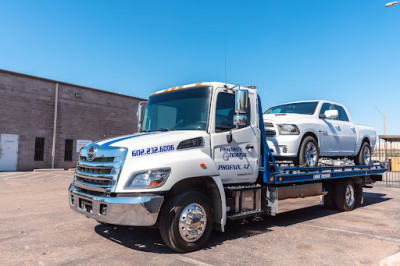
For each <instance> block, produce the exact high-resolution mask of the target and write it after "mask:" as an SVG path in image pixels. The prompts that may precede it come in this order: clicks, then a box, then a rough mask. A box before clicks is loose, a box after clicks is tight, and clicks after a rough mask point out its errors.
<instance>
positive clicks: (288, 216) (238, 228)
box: [94, 192, 391, 254]
mask: <svg viewBox="0 0 400 266" xmlns="http://www.w3.org/2000/svg"><path fill="white" fill-rule="evenodd" d="M385 196H386V194H382V193H370V192H364V202H363V205H362V206H360V207H359V208H363V207H366V206H370V205H373V204H377V203H381V202H384V201H387V200H390V199H391V198H386V197H385ZM338 212H339V211H337V210H330V209H326V208H324V207H322V206H313V207H308V208H303V209H298V210H294V211H289V212H285V213H282V214H279V215H278V216H275V217H271V216H264V217H263V220H261V221H250V222H248V223H246V224H242V223H239V222H235V221H233V222H228V223H227V225H226V227H225V232H224V233H222V232H217V231H214V232H213V234H212V235H211V239H210V241H209V244H208V245H207V246H206V247H205V248H206V249H208V248H212V247H215V246H218V245H220V244H222V243H223V242H225V241H228V240H234V239H238V238H246V237H252V236H255V235H259V234H266V233H268V232H271V231H272V229H271V228H272V227H276V226H279V227H284V226H290V225H293V224H297V223H302V222H306V221H310V220H314V219H317V218H322V217H325V216H329V215H332V214H336V213H338ZM94 230H95V232H96V233H97V234H99V235H100V236H102V237H104V238H107V239H109V240H111V241H113V242H115V243H118V244H120V245H122V246H124V247H127V248H130V249H134V250H140V251H143V252H151V253H158V254H170V253H174V252H173V251H172V250H170V249H169V248H168V247H166V246H165V245H164V244H163V241H162V239H161V236H160V234H159V231H158V229H155V228H149V227H125V226H115V227H114V226H107V225H102V224H99V225H97V226H96V227H95V229H94Z"/></svg>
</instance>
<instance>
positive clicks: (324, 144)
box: [319, 103, 340, 156]
mask: <svg viewBox="0 0 400 266" xmlns="http://www.w3.org/2000/svg"><path fill="white" fill-rule="evenodd" d="M327 110H334V107H333V105H332V104H330V103H324V104H323V105H322V107H321V110H320V115H322V114H324V113H325V111H327ZM334 122H335V120H333V119H329V118H322V119H321V128H320V129H319V133H320V138H319V139H320V155H321V156H338V155H339V154H340V150H339V147H340V138H339V134H338V129H337V127H335V123H334Z"/></svg>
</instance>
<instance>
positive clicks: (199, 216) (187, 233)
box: [179, 203, 207, 242]
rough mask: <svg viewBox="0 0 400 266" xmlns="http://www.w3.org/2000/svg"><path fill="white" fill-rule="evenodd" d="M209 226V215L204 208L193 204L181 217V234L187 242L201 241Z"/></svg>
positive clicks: (184, 210) (186, 208)
mask: <svg viewBox="0 0 400 266" xmlns="http://www.w3.org/2000/svg"><path fill="white" fill-rule="evenodd" d="M206 226H207V214H206V211H205V209H204V208H203V206H201V205H200V204H197V203H191V204H189V205H188V206H186V207H185V208H184V209H183V211H182V213H181V215H180V217H179V233H180V235H181V237H182V238H183V239H184V240H185V241H187V242H194V241H196V240H199V239H200V238H201V236H202V235H203V234H204V231H205V229H206Z"/></svg>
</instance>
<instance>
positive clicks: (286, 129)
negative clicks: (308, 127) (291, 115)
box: [278, 124, 300, 135]
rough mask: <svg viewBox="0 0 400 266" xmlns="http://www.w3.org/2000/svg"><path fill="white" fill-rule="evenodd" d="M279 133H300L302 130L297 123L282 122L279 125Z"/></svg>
mask: <svg viewBox="0 0 400 266" xmlns="http://www.w3.org/2000/svg"><path fill="white" fill-rule="evenodd" d="M278 129H279V133H280V134H281V135H299V134H300V130H299V128H298V127H297V126H296V125H291V124H280V125H278Z"/></svg>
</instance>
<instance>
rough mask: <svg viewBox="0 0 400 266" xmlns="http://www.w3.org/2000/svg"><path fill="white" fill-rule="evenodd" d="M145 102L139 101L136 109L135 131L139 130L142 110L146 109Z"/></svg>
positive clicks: (142, 114) (141, 121)
mask: <svg viewBox="0 0 400 266" xmlns="http://www.w3.org/2000/svg"><path fill="white" fill-rule="evenodd" d="M146 106H147V102H139V104H138V110H137V113H136V116H137V131H140V129H141V128H142V123H143V119H144V111H145V110H146Z"/></svg>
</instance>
